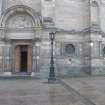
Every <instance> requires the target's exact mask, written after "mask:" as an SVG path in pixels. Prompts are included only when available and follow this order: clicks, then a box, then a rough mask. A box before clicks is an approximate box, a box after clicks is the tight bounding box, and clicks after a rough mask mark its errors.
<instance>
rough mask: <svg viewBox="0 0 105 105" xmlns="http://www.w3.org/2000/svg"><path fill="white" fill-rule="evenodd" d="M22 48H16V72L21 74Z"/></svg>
mask: <svg viewBox="0 0 105 105" xmlns="http://www.w3.org/2000/svg"><path fill="white" fill-rule="evenodd" d="M20 56H21V55H20V46H16V48H15V72H20V61H21V58H20Z"/></svg>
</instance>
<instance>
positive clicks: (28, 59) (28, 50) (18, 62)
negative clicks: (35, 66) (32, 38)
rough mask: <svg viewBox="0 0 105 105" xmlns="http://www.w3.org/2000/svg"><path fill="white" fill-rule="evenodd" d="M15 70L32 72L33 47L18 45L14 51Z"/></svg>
mask: <svg viewBox="0 0 105 105" xmlns="http://www.w3.org/2000/svg"><path fill="white" fill-rule="evenodd" d="M14 59H15V72H16V73H21V72H25V73H31V72H32V47H31V46H30V45H17V46H16V47H15V51H14Z"/></svg>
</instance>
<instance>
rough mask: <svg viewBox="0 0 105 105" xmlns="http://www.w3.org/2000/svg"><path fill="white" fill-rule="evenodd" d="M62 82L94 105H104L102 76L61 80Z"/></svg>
mask: <svg viewBox="0 0 105 105" xmlns="http://www.w3.org/2000/svg"><path fill="white" fill-rule="evenodd" d="M62 81H63V82H64V83H65V84H66V85H68V86H69V87H70V88H72V89H73V90H74V91H76V92H77V93H79V94H80V96H82V97H85V98H86V99H88V100H90V101H91V102H92V103H94V104H95V105H105V77H104V76H93V77H77V78H75V77H73V78H62Z"/></svg>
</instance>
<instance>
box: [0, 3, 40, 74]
mask: <svg viewBox="0 0 105 105" xmlns="http://www.w3.org/2000/svg"><path fill="white" fill-rule="evenodd" d="M0 24H1V26H2V27H3V29H4V30H3V34H2V37H4V38H5V39H6V40H4V43H5V41H6V43H7V42H8V43H9V44H10V45H11V48H12V53H11V54H10V55H9V56H10V57H11V60H10V66H11V68H12V70H11V71H12V72H13V73H14V72H15V73H20V72H27V73H31V72H35V69H36V68H35V66H32V63H33V62H34V64H35V63H36V62H35V59H33V58H32V57H33V56H34V58H35V56H36V55H35V54H33V55H32V51H33V49H32V44H33V48H34V49H35V47H34V45H35V42H34V41H35V38H36V35H35V34H36V31H37V28H41V21H40V16H39V14H38V13H36V12H35V10H33V9H32V8H30V7H27V6H24V5H17V6H13V7H10V8H8V9H7V10H6V11H5V12H4V13H3V15H2V17H1V19H0ZM5 29H6V31H5ZM38 31H39V30H38ZM32 70H34V71H32Z"/></svg>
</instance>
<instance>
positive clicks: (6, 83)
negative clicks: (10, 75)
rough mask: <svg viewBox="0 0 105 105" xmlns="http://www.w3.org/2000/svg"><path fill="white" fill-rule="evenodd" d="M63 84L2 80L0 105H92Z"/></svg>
mask: <svg viewBox="0 0 105 105" xmlns="http://www.w3.org/2000/svg"><path fill="white" fill-rule="evenodd" d="M73 91H74V90H69V89H68V88H66V87H65V85H64V84H62V83H61V82H59V83H57V84H48V83H47V80H27V79H25V80H24V79H20V80H0V105H91V104H88V103H85V102H84V100H83V99H81V98H80V95H78V94H77V93H75V92H73Z"/></svg>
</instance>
